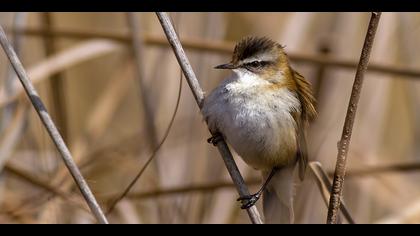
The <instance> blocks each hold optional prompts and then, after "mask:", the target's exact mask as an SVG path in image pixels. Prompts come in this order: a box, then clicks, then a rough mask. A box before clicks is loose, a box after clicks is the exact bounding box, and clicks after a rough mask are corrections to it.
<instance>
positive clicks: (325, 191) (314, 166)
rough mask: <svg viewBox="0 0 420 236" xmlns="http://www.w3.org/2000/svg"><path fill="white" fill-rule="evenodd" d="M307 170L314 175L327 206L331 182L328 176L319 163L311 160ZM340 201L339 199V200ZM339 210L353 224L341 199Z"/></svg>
mask: <svg viewBox="0 0 420 236" xmlns="http://www.w3.org/2000/svg"><path fill="white" fill-rule="evenodd" d="M309 170H310V171H311V172H312V174H313V175H314V177H315V180H316V184H317V185H318V188H319V191H320V192H321V195H322V198H323V199H324V202H325V205H326V207H327V208H328V199H329V198H330V189H331V186H332V185H331V182H330V179H329V178H328V174H327V172H325V170H324V169H323V168H322V165H321V163H319V162H316V161H312V162H310V163H309ZM340 201H341V200H340ZM340 210H341V212H342V213H343V215H344V217H345V218H346V220H347V221H348V222H349V223H350V224H355V223H356V222H355V221H354V220H353V217H352V216H351V215H350V212H349V210H347V207H346V205H345V204H344V203H343V201H341V204H340Z"/></svg>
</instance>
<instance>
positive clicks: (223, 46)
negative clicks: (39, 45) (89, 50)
mask: <svg viewBox="0 0 420 236" xmlns="http://www.w3.org/2000/svg"><path fill="white" fill-rule="evenodd" d="M9 31H10V32H15V33H17V34H25V35H28V36H42V37H46V36H51V37H62V38H70V39H79V40H83V39H92V38H104V39H110V40H115V41H119V42H121V43H125V44H129V43H130V42H131V40H130V37H129V35H127V34H117V33H110V32H91V31H89V32H87V31H80V30H52V31H48V32H47V31H45V30H43V29H37V28H26V29H9ZM143 41H144V43H145V44H149V45H155V46H163V47H164V46H169V45H168V42H167V40H165V39H164V38H162V37H158V36H154V35H144V40H143ZM181 42H182V45H183V47H184V48H185V49H190V50H200V51H205V52H211V53H222V54H231V53H232V49H233V47H234V46H235V43H234V42H226V41H224V42H215V41H209V40H202V39H188V38H185V39H182V41H181ZM289 57H290V59H291V60H292V61H294V62H296V63H309V64H321V65H324V66H329V67H338V68H343V69H354V68H357V62H355V61H352V60H343V59H339V58H333V57H329V56H320V55H314V56H312V55H306V54H299V53H289ZM369 72H378V73H387V74H393V75H399V76H403V77H402V78H409V79H418V78H420V71H419V70H416V69H413V68H407V67H401V66H396V65H381V64H371V65H370V66H369Z"/></svg>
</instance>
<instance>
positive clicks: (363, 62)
mask: <svg viewBox="0 0 420 236" xmlns="http://www.w3.org/2000/svg"><path fill="white" fill-rule="evenodd" d="M380 16H381V13H380V12H373V13H372V16H371V18H370V22H369V27H368V30H367V34H366V38H365V42H364V45H363V49H362V53H361V56H360V60H359V65H358V67H357V72H356V76H355V79H354V83H353V89H352V91H351V96H350V101H349V105H348V108H347V114H346V119H345V122H344V127H343V133H342V135H341V140H340V142H339V143H338V154H337V163H336V167H335V173H334V181H333V187H332V190H331V197H330V203H329V207H328V217H327V224H335V223H337V215H338V214H337V213H338V209H339V207H340V202H341V200H340V199H341V196H342V193H343V184H344V176H345V172H346V161H347V153H348V150H349V145H350V139H351V134H352V129H353V123H354V119H355V117H356V111H357V103H358V101H359V98H360V93H361V90H362V84H363V78H364V74H365V71H366V70H367V66H368V63H369V56H370V51H371V49H372V45H373V41H374V38H375V33H376V29H377V28H378V23H379V19H380Z"/></svg>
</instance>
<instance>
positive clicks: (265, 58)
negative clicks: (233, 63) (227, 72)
mask: <svg viewBox="0 0 420 236" xmlns="http://www.w3.org/2000/svg"><path fill="white" fill-rule="evenodd" d="M274 60H275V57H274V56H273V55H271V54H267V53H263V54H258V55H255V56H253V57H249V58H245V59H244V60H242V63H243V64H246V63H250V62H254V61H274Z"/></svg>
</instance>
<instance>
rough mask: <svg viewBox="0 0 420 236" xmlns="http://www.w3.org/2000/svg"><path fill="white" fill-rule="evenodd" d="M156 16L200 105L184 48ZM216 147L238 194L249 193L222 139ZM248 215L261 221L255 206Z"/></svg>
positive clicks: (200, 92) (200, 95)
mask: <svg viewBox="0 0 420 236" xmlns="http://www.w3.org/2000/svg"><path fill="white" fill-rule="evenodd" d="M156 14H157V17H158V18H159V21H160V24H161V25H162V28H163V31H164V32H165V35H166V37H167V39H168V42H169V43H170V44H171V47H172V49H173V51H174V54H175V56H176V58H177V60H178V63H179V65H180V66H181V68H182V71H183V72H184V75H185V78H186V79H187V82H188V85H189V86H190V88H191V91H192V93H193V95H194V98H195V100H196V102H197V104H198V106H199V108H201V107H202V104H203V100H204V92H203V90H202V89H201V87H200V84H199V83H198V80H197V78H196V76H195V73H194V71H193V69H192V67H191V65H190V63H189V60H188V58H187V56H186V55H185V52H184V49H183V48H182V45H181V42H180V41H179V39H178V36H177V35H176V32H175V30H174V28H173V26H172V23H171V21H170V19H169V17H168V15H167V14H166V13H163V12H157V13H156ZM217 148H218V149H219V152H220V154H221V155H222V158H223V160H224V162H225V165H226V167H227V169H228V171H229V174H230V176H231V178H232V180H233V182H234V183H235V185H236V188H237V190H238V192H239V195H240V196H245V195H249V191H248V187H247V186H246V185H245V182H244V180H243V178H242V176H241V174H240V172H239V169H238V167H237V166H236V163H235V161H234V160H233V157H232V154H231V152H230V150H229V148H228V146H227V144H226V142H225V141H224V140H222V141H220V142H218V143H217ZM247 212H248V215H249V217H250V219H251V222H252V223H254V224H256V223H262V220H261V218H260V215H259V213H258V210H257V208H256V207H255V206H252V207H251V208H248V209H247Z"/></svg>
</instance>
